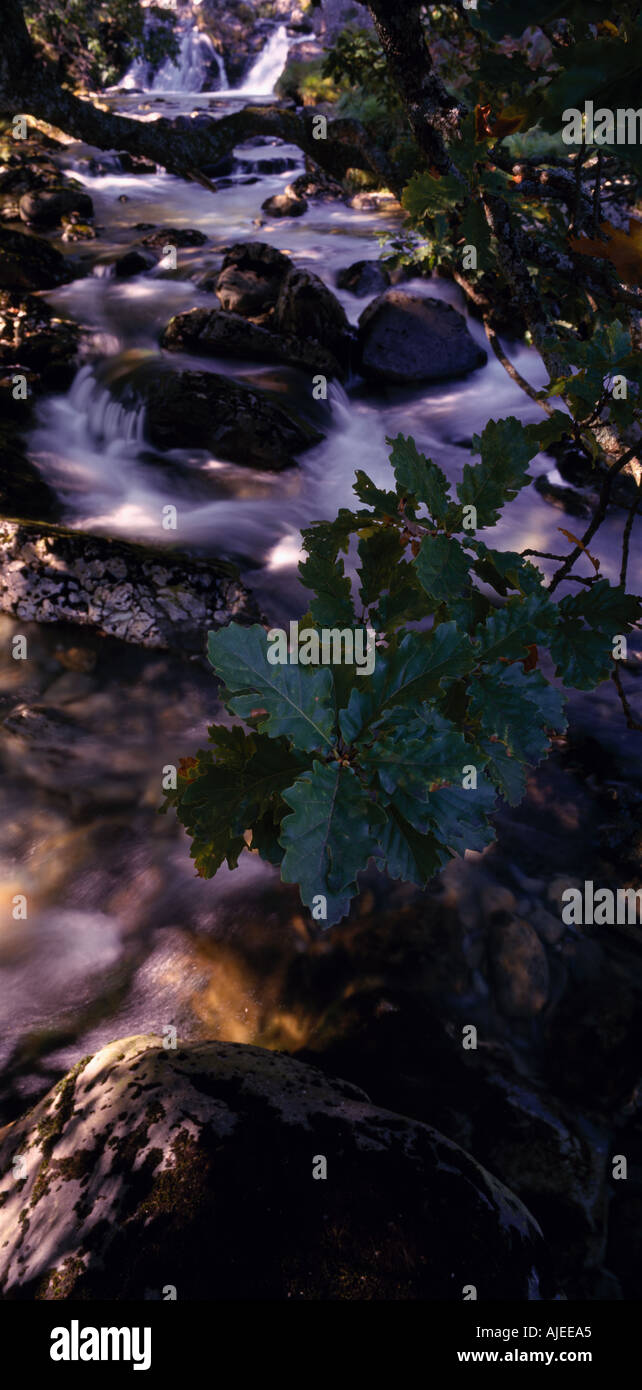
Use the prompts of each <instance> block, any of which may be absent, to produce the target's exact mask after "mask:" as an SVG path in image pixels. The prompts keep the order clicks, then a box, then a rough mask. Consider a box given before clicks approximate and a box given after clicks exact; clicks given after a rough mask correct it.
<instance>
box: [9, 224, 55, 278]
mask: <svg viewBox="0 0 642 1390" xmlns="http://www.w3.org/2000/svg"><path fill="white" fill-rule="evenodd" d="M70 278H71V273H70V271H69V270H68V267H67V264H66V261H65V258H64V256H62V255H61V254H60V251H57V250H56V248H55V247H54V246H50V245H49V242H48V241H41V240H40V239H39V238H38V237H33V236H28V235H27V234H26V233H24V232H16V231H12V230H11V229H10V228H8V227H1V226H0V288H2V289H9V290H13V289H18V290H49V289H52V288H53V287H54V285H60V284H62V282H63V281H64V280H69V279H70Z"/></svg>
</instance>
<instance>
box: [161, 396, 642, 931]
mask: <svg viewBox="0 0 642 1390" xmlns="http://www.w3.org/2000/svg"><path fill="white" fill-rule="evenodd" d="M557 416H558V418H557V419H556V420H555V421H554V426H552V425H551V423H550V422H547V421H545V422H543V423H542V425H541V426H540V425H537V426H535V425H528V426H523V425H521V424H520V423H519V421H518V420H516V419H514V418H512V417H509V418H508V419H505V420H498V421H491V422H490V423H489V424H488V425H487V426H486V428H485V430H484V431H483V433H482V435H481V436H480V437H478V438H475V440H474V441H473V447H474V449H475V451H476V452H477V453H478V454H479V461H478V462H477V463H475V464H470V465H467V467H466V468H465V470H464V475H463V477H462V479H461V481H460V483H459V484H458V486H457V488H456V492H455V496H454V497H453V496H452V493H451V488H450V486H449V484H448V481H447V479H446V476H445V474H444V473H443V472H442V471H441V469H440V468H439V467H437V465H436V464H434V463H433V462H432V461H431V460H429V459H426V458H425V457H424V456H423V455H422V454H420V453H419V452H418V450H417V448H416V446H415V444H414V441H413V440H412V439H406V438H404V437H403V436H402V435H399V436H398V437H397V439H395V440H394V441H393V440H390V441H389V443H390V444H391V445H392V454H391V463H392V466H393V469H394V479H395V487H394V490H390V491H382V490H381V489H379V488H378V487H376V486H375V484H374V483H373V482H372V481H371V479H370V478H369V477H368V476H367V475H366V474H365V473H363V472H361V471H359V472H358V473H357V475H356V482H355V492H356V494H357V498H358V500H359V502H360V504H361V505H360V506H359V507H358V508H357V509H356V510H355V511H348V510H345V509H342V510H341V511H340V512H339V514H338V516H337V518H336V519H335V520H334V521H331V522H327V521H322V522H317V523H315V524H314V525H313V526H311V527H310V528H309V529H308V530H306V531H304V533H303V544H304V548H305V551H306V559H305V560H304V561H302V562H301V565H300V573H301V578H302V580H303V583H304V584H305V585H306V587H308V588H309V589H310V590H311V591H312V592H313V594H314V597H313V599H312V601H311V604H310V611H309V613H308V614H307V615H306V618H305V619H303V620H302V621H301V623H300V629H299V630H300V631H302V630H303V629H305V628H308V629H309V628H312V629H314V630H316V631H317V632H318V631H320V629H322V628H326V629H327V628H339V629H344V630H345V629H352V630H353V631H354V630H356V629H357V628H359V627H363V626H366V627H368V628H371V629H373V630H374V631H375V632H376V641H377V647H376V661H375V666H374V670H373V672H372V674H371V675H364V674H363V673H361V674H357V667H356V666H354V665H339V664H335V665H332V664H330V662H329V661H328V662H326V664H323V662H320V663H319V664H318V665H303V664H290V663H289V662H288V663H284V664H282V665H271V664H270V663H269V661H268V637H267V633H266V632H265V630H264V629H263V628H262V627H260V626H259V625H254V626H252V627H249V628H248V627H241V626H240V625H236V624H232V625H231V626H230V627H228V628H226V629H224V630H222V631H220V632H216V633H214V632H212V633H210V637H209V659H210V662H211V664H212V666H213V668H214V670H215V672H216V674H217V676H218V677H219V679H220V680H221V682H222V686H223V688H222V698H223V700H224V702H225V706H226V708H227V710H228V711H229V713H230V714H232V715H235V716H237V717H240V718H242V719H243V720H244V721H245V724H246V725H247V726H249V729H250V730H251V731H250V732H245V731H244V730H243V729H241V728H240V727H238V726H234V727H232V728H229V727H227V726H226V725H224V724H218V725H213V726H212V728H211V729H210V730H209V739H210V745H209V747H208V748H207V749H205V750H203V751H201V752H199V753H198V755H197V757H196V758H194V759H189V760H187V761H186V762H185V763H183V764H182V765H181V768H180V769H179V776H178V786H177V789H176V791H173V792H169V793H168V797H167V804H168V805H173V806H175V807H176V809H177V811H178V815H179V817H180V819H181V821H182V822H183V824H184V825H185V826H186V828H187V830H188V832H189V834H190V836H191V837H192V840H193V845H192V855H193V857H194V858H195V860H196V865H197V868H198V871H199V873H200V874H202V875H203V876H205V877H210V876H211V875H212V874H215V873H216V872H217V870H218V869H219V868H220V866H221V865H222V864H223V863H224V862H227V864H228V865H229V867H230V868H234V867H236V865H237V864H238V859H239V855H240V854H241V852H242V850H243V849H244V848H245V846H246V844H248V840H249V846H250V848H252V849H256V850H258V853H259V854H260V855H261V857H262V858H264V859H266V860H267V861H268V862H269V863H270V864H274V865H280V866H281V874H282V877H283V879H284V881H285V882H289V883H298V884H299V886H300V891H301V897H302V900H303V902H304V903H305V904H306V905H307V906H308V907H310V906H312V904H313V900H314V899H315V898H316V897H317V896H318V895H323V896H324V897H325V898H326V900H327V922H328V924H329V923H332V922H336V921H338V920H339V919H340V918H341V917H342V916H344V915H345V913H346V912H347V911H348V908H349V904H350V899H351V898H352V897H353V896H354V895H355V893H356V892H357V891H358V888H357V876H358V874H359V872H360V871H361V870H362V869H363V868H365V866H366V864H367V862H368V860H369V859H373V860H374V861H375V862H376V863H377V865H379V866H380V867H381V868H383V869H386V870H387V871H388V873H389V874H390V875H391V876H392V877H394V878H403V879H405V880H409V881H411V882H413V883H416V884H419V885H422V886H423V885H425V884H426V883H427V882H428V881H429V880H430V879H431V878H432V877H433V875H434V874H435V873H436V872H437V871H438V869H439V868H440V867H441V866H442V865H443V864H445V863H446V862H447V860H448V858H449V857H450V856H451V855H452V854H453V853H463V851H464V850H465V849H481V848H483V846H484V845H487V844H488V843H489V842H490V841H491V840H492V838H493V830H492V827H491V824H490V822H489V816H490V814H491V813H492V811H493V808H494V807H495V804H496V799H497V797H498V796H500V797H503V798H504V799H505V800H506V801H508V802H509V803H510V804H515V803H517V802H518V801H519V800H520V799H521V797H522V796H523V794H524V790H525V784H526V773H527V769H528V767H529V766H532V765H533V764H534V763H537V762H539V761H540V759H541V758H543V757H544V756H545V754H546V752H547V751H548V748H549V743H550V736H551V733H552V731H555V730H561V729H563V728H564V727H565V720H564V714H563V698H562V696H561V693H560V692H559V690H558V689H557V688H556V686H554V685H553V684H551V682H550V681H549V680H547V679H546V678H545V677H544V675H543V673H542V670H541V669H540V659H541V653H542V650H543V649H545V648H548V650H549V651H550V653H551V655H552V658H553V662H554V665H555V673H556V676H557V677H558V678H559V680H560V681H561V682H562V684H563V685H566V686H577V687H579V688H580V689H588V688H591V687H592V686H594V685H595V684H596V683H598V682H599V681H602V680H604V679H605V678H606V677H607V676H608V674H609V672H610V670H611V667H612V657H611V652H612V637H613V634H614V633H626V632H628V631H629V630H630V628H631V626H632V624H633V623H635V622H636V620H637V619H638V618H639V616H640V613H641V612H642V604H641V603H640V601H639V600H638V599H636V598H634V597H632V596H631V595H627V594H626V593H625V592H624V590H623V589H622V588H620V587H615V586H611V585H609V583H608V582H607V581H606V580H605V579H603V578H601V577H598V576H596V577H595V583H594V584H593V585H592V586H591V587H590V588H588V589H587V590H585V591H584V592H582V593H581V594H579V595H577V596H570V597H569V596H567V597H565V598H562V599H561V601H560V602H559V603H558V602H556V601H555V600H553V599H552V597H551V596H550V595H549V594H548V592H547V589H546V587H545V584H544V579H543V576H542V574H541V572H540V571H539V570H538V569H537V568H536V567H535V566H534V565H532V564H531V563H530V562H529V561H527V560H525V559H524V558H523V557H522V556H521V555H519V554H516V553H511V552H502V551H497V550H494V549H492V548H491V547H489V546H488V545H487V543H486V542H485V541H483V540H481V538H480V537H479V536H478V535H477V530H478V529H481V528H483V529H484V530H486V529H487V528H490V527H492V526H493V525H494V524H495V523H496V522H497V520H498V518H499V515H500V512H501V509H502V507H503V505H504V504H505V503H506V502H507V501H509V500H510V499H511V498H512V497H514V496H515V495H516V494H517V492H518V491H520V490H521V489H522V488H523V487H524V486H525V485H526V484H527V483H528V481H529V474H528V465H529V462H530V460H531V459H532V457H533V456H534V455H535V454H536V453H537V451H538V450H539V449H540V448H541V447H542V444H543V443H544V444H545V443H549V442H550V441H551V439H552V437H553V436H554V435H555V434H557V436H558V437H559V435H561V434H562V433H563V432H564V431H565V430H566V429H567V427H568V417H566V416H565V415H564V414H563V413H562V412H557ZM471 508H475V509H476V516H475V512H474V511H471V510H470V509H471ZM471 520H472V521H473V522H474V527H471V526H469V525H467V522H469V521H471ZM351 542H356V553H357V566H356V585H355V587H354V591H353V586H352V585H351V582H350V580H349V578H348V575H347V574H346V569H345V559H344V557H345V556H347V555H348V553H349V552H350V553H352V552H351V551H350V547H351ZM428 620H429V621H430V626H428ZM418 624H419V625H418ZM248 831H250V832H251V837H248V836H247V832H248Z"/></svg>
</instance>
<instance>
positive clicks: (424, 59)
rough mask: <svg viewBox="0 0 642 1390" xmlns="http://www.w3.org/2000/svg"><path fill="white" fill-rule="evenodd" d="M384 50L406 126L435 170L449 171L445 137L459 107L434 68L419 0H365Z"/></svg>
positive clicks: (452, 170)
mask: <svg viewBox="0 0 642 1390" xmlns="http://www.w3.org/2000/svg"><path fill="white" fill-rule="evenodd" d="M368 8H369V10H370V13H371V15H372V17H373V19H374V22H375V27H376V30H377V33H378V35H379V38H380V40H381V44H382V47H383V50H384V53H385V55H386V58H387V61H388V66H389V68H390V75H391V77H392V80H393V82H394V85H395V87H396V89H397V91H398V93H399V96H400V97H401V100H402V102H403V104H404V108H405V111H406V114H407V116H408V120H409V122H410V128H411V130H412V133H413V135H414V137H415V140H416V141H417V144H418V145H419V148H420V150H422V151H423V153H424V154H425V156H426V159H427V161H428V165H429V167H430V168H432V169H434V170H435V171H436V173H438V174H448V173H454V174H455V175H456V176H457V175H458V170H457V169H456V167H455V165H454V164H453V162H452V160H451V158H450V155H449V153H448V149H447V147H446V140H447V139H448V138H449V137H452V136H453V135H455V134H456V132H457V128H458V125H459V120H460V118H461V116H462V115H463V114H464V108H463V107H462V106H461V105H460V104H459V103H458V102H457V100H456V99H455V98H454V97H452V96H450V94H449V92H447V91H446V88H445V87H444V85H443V82H442V81H441V79H440V78H439V77H438V76H437V74H436V73H435V72H434V71H433V66H432V58H431V56H430V51H429V49H428V45H427V43H426V40H425V36H424V29H423V25H422V22H421V11H422V10H423V8H424V6H423V5H422V4H417V3H416V0H412V3H410V4H408V3H406V4H399V0H370V3H369V5H368Z"/></svg>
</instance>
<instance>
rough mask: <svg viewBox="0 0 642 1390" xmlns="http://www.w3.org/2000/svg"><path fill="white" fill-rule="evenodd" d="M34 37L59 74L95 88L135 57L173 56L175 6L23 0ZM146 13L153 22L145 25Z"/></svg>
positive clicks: (120, 0)
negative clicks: (146, 7) (146, 6)
mask: <svg viewBox="0 0 642 1390" xmlns="http://www.w3.org/2000/svg"><path fill="white" fill-rule="evenodd" d="M23 8H24V12H25V18H26V20H27V26H28V28H29V32H30V34H31V36H32V38H33V39H34V40H35V41H36V42H37V43H39V44H40V45H41V46H42V47H43V48H44V49H45V51H46V53H47V55H48V56H49V58H50V59H51V60H52V61H53V62H55V63H56V65H57V69H58V76H59V78H60V79H61V80H62V81H66V82H69V83H70V84H73V85H74V86H82V87H88V88H93V89H95V88H96V87H99V86H101V85H107V84H109V83H112V82H115V81H116V80H117V78H118V77H119V76H120V74H121V73H122V72H123V70H124V68H125V67H126V66H127V65H128V64H129V63H131V62H132V61H133V60H134V59H135V58H144V59H146V60H147V61H148V62H150V63H152V64H153V65H154V66H158V64H159V63H161V62H162V60H163V59H164V58H166V57H170V58H175V57H176V55H177V53H178V45H177V42H176V38H175V36H174V25H175V23H176V15H175V13H174V11H173V10H171V9H167V8H164V7H163V6H159V5H151V6H149V8H148V9H147V10H143V9H142V7H141V5H140V4H139V0H25V3H24V6H23ZM146 16H149V19H150V20H151V21H152V22H151V23H150V24H148V25H147V26H146V25H145V19H146Z"/></svg>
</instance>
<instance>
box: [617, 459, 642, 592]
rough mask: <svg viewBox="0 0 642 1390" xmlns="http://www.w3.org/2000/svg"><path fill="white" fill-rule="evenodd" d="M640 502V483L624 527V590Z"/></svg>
mask: <svg viewBox="0 0 642 1390" xmlns="http://www.w3.org/2000/svg"><path fill="white" fill-rule="evenodd" d="M640 502H642V487H640V484H639V483H638V495H637V497H636V498H635V500H634V502H633V504H632V506H631V508H630V510H629V514H628V516H627V518H626V526H625V527H624V535H623V537H622V568H621V570H620V584H621V585H622V588H623V589H624V588H626V571H627V568H628V564H629V545H630V543H631V531H632V530H633V522H634V521H635V514H636V512H637V509H638V507H639V505H640Z"/></svg>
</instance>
